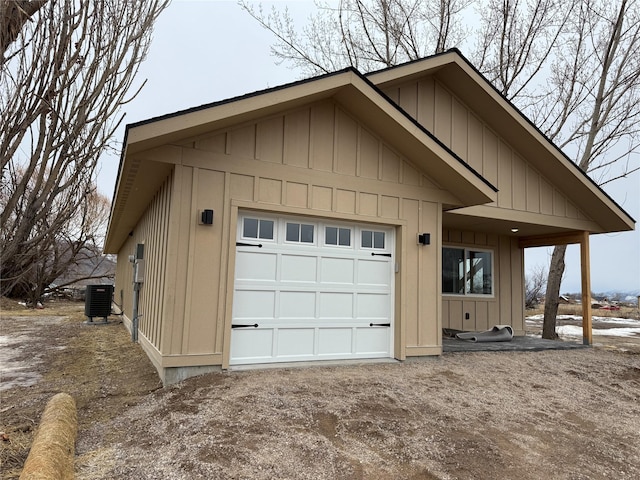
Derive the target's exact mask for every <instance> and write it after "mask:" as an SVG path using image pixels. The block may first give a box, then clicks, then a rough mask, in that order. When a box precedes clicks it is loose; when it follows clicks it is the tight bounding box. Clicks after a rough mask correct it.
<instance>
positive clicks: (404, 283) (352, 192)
mask: <svg viewBox="0 0 640 480" xmlns="http://www.w3.org/2000/svg"><path fill="white" fill-rule="evenodd" d="M145 155H149V156H148V157H145ZM141 156H142V157H143V161H146V160H154V157H155V159H156V160H157V159H158V158H171V159H172V160H173V163H174V164H175V167H174V171H173V176H172V178H171V179H170V182H171V195H170V197H171V198H170V204H171V205H170V208H169V211H168V212H166V211H165V213H164V217H163V221H164V222H165V223H166V228H167V229H168V233H167V244H166V245H167V248H166V255H167V258H166V259H165V260H163V262H164V265H165V266H164V268H165V270H166V274H165V279H164V284H162V285H160V284H157V285H155V286H154V288H158V289H162V290H163V293H157V294H154V297H153V298H154V300H153V301H156V302H160V303H161V305H159V306H156V307H151V305H150V304H146V303H145V304H144V306H145V312H144V315H145V316H146V320H145V322H149V327H150V328H151V331H155V330H154V328H156V327H155V326H156V325H160V331H161V333H160V335H159V336H155V335H151V336H150V337H149V341H151V342H152V343H153V345H154V347H155V348H157V349H158V351H159V352H161V355H162V366H164V367H180V366H190V365H210V364H218V365H222V366H223V367H225V366H226V365H227V363H226V362H228V352H229V341H230V331H231V328H230V322H231V313H232V305H233V281H234V262H235V232H236V223H237V218H238V211H239V210H255V211H262V212H271V213H275V214H295V215H309V216H312V217H322V218H329V219H336V220H344V221H350V222H354V223H355V222H362V223H373V224H375V223H379V224H383V225H388V226H393V227H394V228H395V230H396V254H395V255H394V261H395V262H396V263H397V264H398V273H396V274H395V279H394V280H395V301H394V305H395V307H394V308H395V333H394V338H395V339H396V340H395V351H394V356H395V357H396V358H404V357H405V356H411V355H427V354H439V353H440V352H441V337H440V329H441V322H440V309H441V305H440V302H439V301H438V298H439V296H438V292H439V291H440V273H439V272H440V255H439V254H438V252H439V249H440V248H441V242H440V226H441V223H442V199H443V198H450V197H448V195H450V194H449V193H448V192H445V191H443V190H441V189H440V188H438V187H437V186H436V185H435V184H434V183H433V182H431V181H430V180H429V178H428V177H426V176H425V175H424V174H422V173H421V172H420V171H419V169H418V168H416V167H415V166H414V165H413V164H412V163H411V161H410V160H409V159H407V158H403V157H402V156H401V155H399V154H398V153H397V152H395V151H394V150H393V149H392V148H391V147H390V146H389V145H387V144H386V143H385V142H384V141H382V140H381V138H380V137H379V136H377V135H376V134H375V133H374V132H372V131H370V130H368V129H367V128H366V127H365V126H364V125H362V124H361V123H360V122H358V121H356V120H355V119H354V118H353V117H351V116H350V115H349V114H348V112H345V111H344V110H343V109H341V108H340V107H339V106H338V105H337V104H335V103H333V102H331V101H323V102H319V103H316V104H313V105H310V106H308V107H305V108H301V109H298V110H295V111H291V112H288V113H286V114H282V115H278V116H274V117H270V118H266V119H262V120H260V121H255V122H251V123H247V124H244V125H241V126H236V127H234V128H230V129H225V130H222V131H217V132H211V133H210V134H207V135H203V136H200V137H198V138H194V139H190V140H188V141H184V142H181V143H180V144H179V145H167V146H165V147H160V149H156V150H154V152H149V153H148V154H145V153H142V154H141ZM203 209H212V210H214V212H215V213H214V222H213V225H211V226H205V225H199V224H198V221H197V218H198V214H199V212H200V211H201V210H203ZM149 221H150V219H147V216H145V218H144V219H143V220H142V223H143V225H144V224H145V222H149ZM418 232H429V233H431V238H432V242H431V243H432V244H431V245H429V246H418V245H417V234H418ZM135 238H136V239H138V238H141V237H138V236H137V233H136V236H135ZM136 241H137V240H136ZM146 241H147V242H148V241H149V240H146ZM129 243H131V244H134V242H129ZM126 248H130V245H127V246H126V247H125V249H126ZM151 261H153V260H151V259H150V262H151ZM149 267H150V265H149V264H148V268H149ZM148 287H149V285H145V287H144V288H145V295H150V294H149V293H148V290H147V288H148ZM154 308H155V310H154ZM145 325H146V324H145ZM151 325H154V327H151ZM145 337H146V333H145Z"/></svg>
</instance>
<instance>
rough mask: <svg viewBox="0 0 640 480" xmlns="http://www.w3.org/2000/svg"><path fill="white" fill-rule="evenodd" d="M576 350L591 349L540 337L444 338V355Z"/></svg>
mask: <svg viewBox="0 0 640 480" xmlns="http://www.w3.org/2000/svg"><path fill="white" fill-rule="evenodd" d="M576 348H590V346H589V345H583V344H581V343H573V342H565V341H562V340H546V339H543V338H539V337H529V336H518V337H513V339H512V340H511V341H510V342H484V343H476V342H470V341H467V340H458V339H456V338H451V337H446V336H443V338H442V351H443V353H445V354H446V353H460V352H520V351H522V352H531V351H542V350H572V349H576Z"/></svg>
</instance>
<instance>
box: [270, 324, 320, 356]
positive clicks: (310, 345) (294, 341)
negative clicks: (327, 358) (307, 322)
mask: <svg viewBox="0 0 640 480" xmlns="http://www.w3.org/2000/svg"><path fill="white" fill-rule="evenodd" d="M314 343H315V331H314V329H310V328H280V329H278V344H277V345H278V354H277V356H278V357H281V358H282V357H304V356H308V355H309V354H310V353H311V354H313V351H314ZM289 360H290V359H289Z"/></svg>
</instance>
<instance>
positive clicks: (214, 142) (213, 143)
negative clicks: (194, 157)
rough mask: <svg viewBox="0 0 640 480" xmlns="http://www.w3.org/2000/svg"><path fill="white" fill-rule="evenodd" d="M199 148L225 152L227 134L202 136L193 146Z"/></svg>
mask: <svg viewBox="0 0 640 480" xmlns="http://www.w3.org/2000/svg"><path fill="white" fill-rule="evenodd" d="M194 148H197V149H199V150H207V151H209V152H214V153H226V152H227V136H226V134H224V133H221V134H218V135H214V136H213V137H208V138H202V139H200V140H197V141H196V142H195V147H194Z"/></svg>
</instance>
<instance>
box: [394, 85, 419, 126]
mask: <svg viewBox="0 0 640 480" xmlns="http://www.w3.org/2000/svg"><path fill="white" fill-rule="evenodd" d="M399 93H400V95H399V101H396V103H398V104H399V105H400V107H402V109H403V110H405V111H406V112H407V113H408V114H409V115H411V116H412V117H413V118H416V117H417V115H418V86H417V84H409V85H405V86H404V87H402V88H400V90H399Z"/></svg>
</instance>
